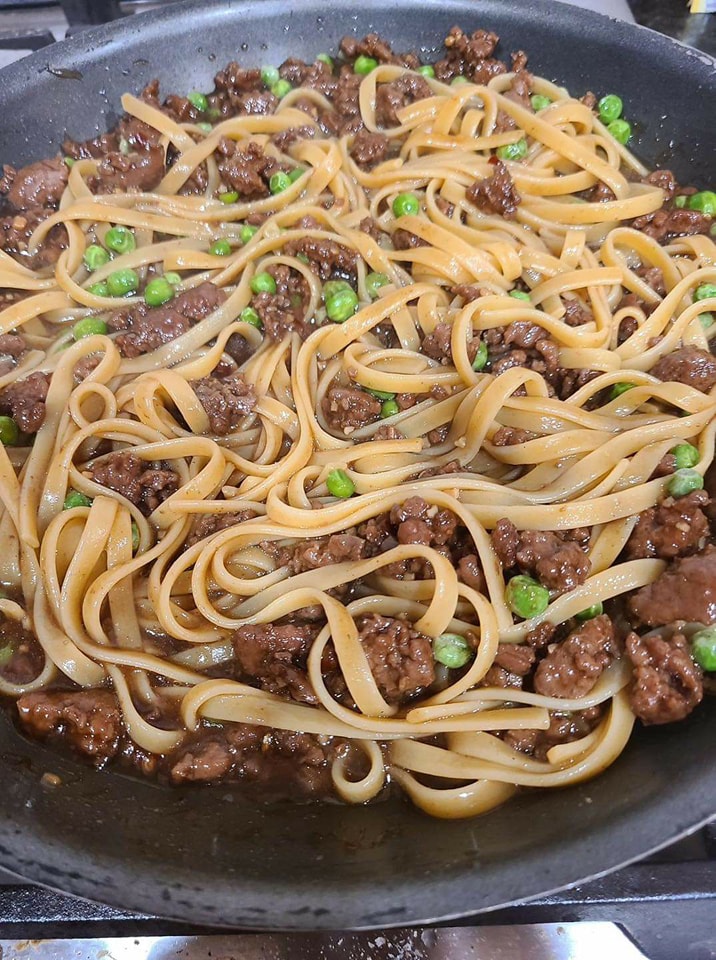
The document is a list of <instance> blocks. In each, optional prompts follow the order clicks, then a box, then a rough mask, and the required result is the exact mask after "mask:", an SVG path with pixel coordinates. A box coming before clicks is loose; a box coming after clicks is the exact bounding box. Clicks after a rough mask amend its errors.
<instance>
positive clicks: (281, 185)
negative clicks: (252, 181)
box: [269, 170, 291, 193]
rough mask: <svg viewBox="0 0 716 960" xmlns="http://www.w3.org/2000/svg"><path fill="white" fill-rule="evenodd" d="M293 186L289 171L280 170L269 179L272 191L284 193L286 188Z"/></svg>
mask: <svg viewBox="0 0 716 960" xmlns="http://www.w3.org/2000/svg"><path fill="white" fill-rule="evenodd" d="M290 186H291V180H290V179H289V176H288V174H287V173H284V172H283V170H280V171H279V172H278V173H273V174H271V179H270V180H269V190H270V191H271V193H282V192H283V191H284V190H287V189H288V188H289V187H290Z"/></svg>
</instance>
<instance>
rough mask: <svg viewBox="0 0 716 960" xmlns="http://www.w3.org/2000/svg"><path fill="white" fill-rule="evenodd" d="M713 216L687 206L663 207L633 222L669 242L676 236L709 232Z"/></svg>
mask: <svg viewBox="0 0 716 960" xmlns="http://www.w3.org/2000/svg"><path fill="white" fill-rule="evenodd" d="M712 224H713V217H709V216H707V215H706V214H705V213H700V212H699V211H698V210H688V209H687V208H686V207H682V208H679V207H662V209H661V210H657V211H656V213H647V214H645V215H644V216H643V217H637V218H636V220H634V221H633V222H632V227H633V228H634V229H635V230H641V232H642V233H645V234H646V235H647V236H648V237H653V239H654V240H656V241H657V242H658V243H669V242H670V241H671V240H673V239H674V238H675V237H692V236H694V235H695V234H699V233H708V232H709V230H710V229H711V226H712Z"/></svg>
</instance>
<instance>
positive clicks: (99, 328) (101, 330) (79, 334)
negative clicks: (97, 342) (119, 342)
mask: <svg viewBox="0 0 716 960" xmlns="http://www.w3.org/2000/svg"><path fill="white" fill-rule="evenodd" d="M105 333H107V324H106V323H105V322H104V320H103V319H102V318H101V317H83V318H82V320H78V321H77V323H76V324H75V325H74V327H73V328H72V336H73V337H74V338H75V340H83V339H84V338H85V337H94V336H96V335H97V334H105Z"/></svg>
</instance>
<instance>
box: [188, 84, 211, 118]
mask: <svg viewBox="0 0 716 960" xmlns="http://www.w3.org/2000/svg"><path fill="white" fill-rule="evenodd" d="M186 98H187V100H188V101H189V103H190V104H191V105H192V107H196V109H197V110H199V111H201V113H206V111H207V110H208V109H209V101H208V100H207V99H206V96H205V94H203V93H199V91H198V90H192V91H191V93H188V94H187V95H186Z"/></svg>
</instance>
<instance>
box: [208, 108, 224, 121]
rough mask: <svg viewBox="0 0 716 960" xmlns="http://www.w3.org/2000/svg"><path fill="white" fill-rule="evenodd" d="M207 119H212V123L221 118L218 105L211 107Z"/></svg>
mask: <svg viewBox="0 0 716 960" xmlns="http://www.w3.org/2000/svg"><path fill="white" fill-rule="evenodd" d="M206 117H207V120H211V122H212V123H216V121H217V120H221V110H219V108H218V107H209V109H208V110H207V111H206Z"/></svg>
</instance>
